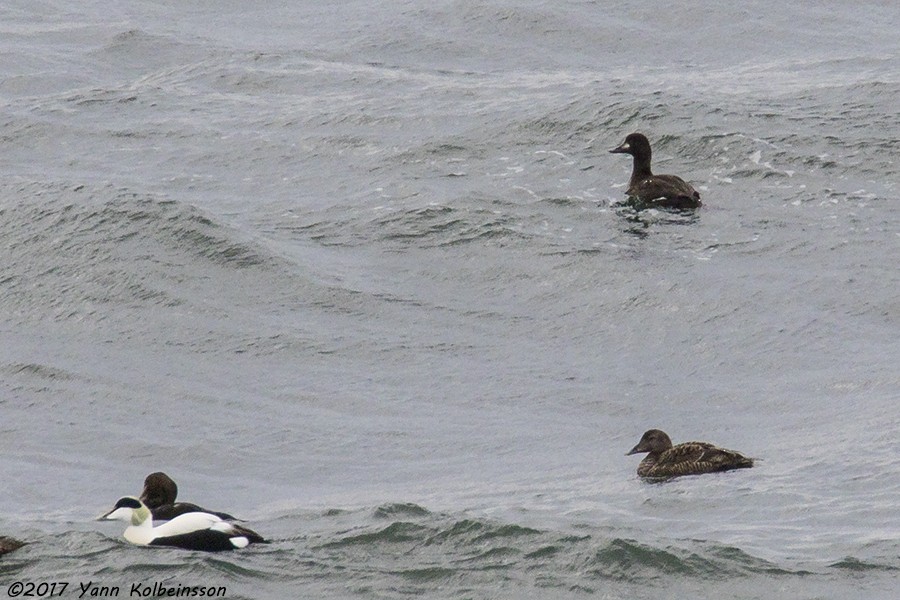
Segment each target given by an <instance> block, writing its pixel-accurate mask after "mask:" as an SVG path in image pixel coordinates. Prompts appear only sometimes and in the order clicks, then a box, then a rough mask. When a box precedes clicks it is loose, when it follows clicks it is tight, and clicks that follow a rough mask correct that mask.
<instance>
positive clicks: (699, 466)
mask: <svg viewBox="0 0 900 600" xmlns="http://www.w3.org/2000/svg"><path fill="white" fill-rule="evenodd" d="M752 466H753V459H751V458H747V457H746V456H744V455H743V454H741V453H739V452H735V451H734V450H727V449H725V448H719V447H718V446H715V445H713V444H710V443H708V442H685V443H683V444H678V445H677V446H673V447H671V448H669V449H668V450H666V451H665V452H661V453H660V454H659V455H658V456H657V457H653V456H652V455H648V456H647V457H646V458H645V459H644V460H643V461H641V464H640V465H639V467H638V475H640V476H642V477H675V476H678V475H699V474H702V473H715V472H718V471H730V470H732V469H746V468H749V467H752Z"/></svg>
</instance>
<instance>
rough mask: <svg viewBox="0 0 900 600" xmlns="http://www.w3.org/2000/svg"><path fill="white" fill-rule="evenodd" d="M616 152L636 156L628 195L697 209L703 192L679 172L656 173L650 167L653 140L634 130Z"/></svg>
mask: <svg viewBox="0 0 900 600" xmlns="http://www.w3.org/2000/svg"><path fill="white" fill-rule="evenodd" d="M610 152H612V153H614V154H630V155H631V156H632V157H633V158H634V167H633V169H632V171H631V180H630V181H629V182H628V190H626V192H625V193H626V194H627V195H628V197H629V198H631V199H633V200H634V201H636V202H637V203H638V204H639V205H646V206H661V207H665V208H697V207H699V206H700V193H699V192H698V191H697V190H695V189H694V188H693V187H691V185H690V184H689V183H687V182H686V181H685V180H684V179H682V178H681V177H678V176H677V175H654V174H653V172H652V171H651V170H650V156H651V152H650V141H649V140H647V137H646V136H644V135H643V134H641V133H632V134H629V135H628V137H626V138H625V141H624V142H622V145H621V146H619V147H618V148H613V149H612V150H610Z"/></svg>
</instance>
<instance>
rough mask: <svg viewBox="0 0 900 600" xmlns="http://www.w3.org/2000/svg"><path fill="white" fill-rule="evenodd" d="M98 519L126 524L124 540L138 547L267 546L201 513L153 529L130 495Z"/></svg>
mask: <svg viewBox="0 0 900 600" xmlns="http://www.w3.org/2000/svg"><path fill="white" fill-rule="evenodd" d="M99 520H108V521H125V522H127V523H130V525H129V526H128V527H126V528H125V534H124V536H125V539H126V540H127V541H129V542H131V543H132V544H137V545H139V546H148V545H149V546H174V547H176V548H184V549H186V550H205V551H208V552H219V551H222V550H234V549H236V548H246V547H247V546H248V545H249V544H253V543H257V544H260V543H262V544H265V543H268V542H267V541H266V540H265V539H263V537H262V536H261V535H259V534H258V533H256V532H255V531H251V530H250V529H247V528H246V527H241V526H240V525H235V524H234V523H229V522H228V521H224V520H222V519H220V518H219V517H217V516H216V515H212V514H209V513H204V512H189V513H185V514H183V515H180V516H177V517H175V518H174V519H172V520H170V521H167V522H165V523H163V524H162V525H159V526H158V527H154V526H153V515H152V514H151V513H150V509H149V508H147V506H146V505H145V504H144V503H143V502H141V501H140V500H139V499H137V498H135V497H133V496H125V497H124V498H120V499H119V501H118V502H116V505H115V506H114V507H113V509H112V510H111V511H109V512H108V513H106V514H105V515H103V516H102V517H100V519H99Z"/></svg>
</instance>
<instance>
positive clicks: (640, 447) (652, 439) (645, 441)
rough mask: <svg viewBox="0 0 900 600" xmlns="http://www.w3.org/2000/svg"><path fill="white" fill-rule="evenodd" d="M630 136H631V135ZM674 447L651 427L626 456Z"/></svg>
mask: <svg viewBox="0 0 900 600" xmlns="http://www.w3.org/2000/svg"><path fill="white" fill-rule="evenodd" d="M629 137H630V136H629ZM671 447H672V440H670V439H669V436H668V435H666V432H665V431H661V430H659V429H651V430H649V431H646V432H644V435H643V436H641V441H639V442H638V443H637V446H635V447H634V448H632V449H631V451H630V452H628V453H627V454H626V455H625V456H628V455H629V454H640V453H642V452H663V451H665V450H668V449H669V448H671Z"/></svg>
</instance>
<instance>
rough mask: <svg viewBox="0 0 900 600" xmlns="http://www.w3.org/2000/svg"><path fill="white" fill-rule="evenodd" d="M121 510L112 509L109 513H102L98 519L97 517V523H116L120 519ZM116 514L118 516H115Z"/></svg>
mask: <svg viewBox="0 0 900 600" xmlns="http://www.w3.org/2000/svg"><path fill="white" fill-rule="evenodd" d="M121 510H122V509H121V508H114V509H112V510H111V511H109V512H106V513H103V514H102V515H100V516H99V517H97V519H96V520H97V521H116V520H118V519H120V518H121V516H122V515H121V513H120V512H119V511H121ZM117 513H118V514H117Z"/></svg>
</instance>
